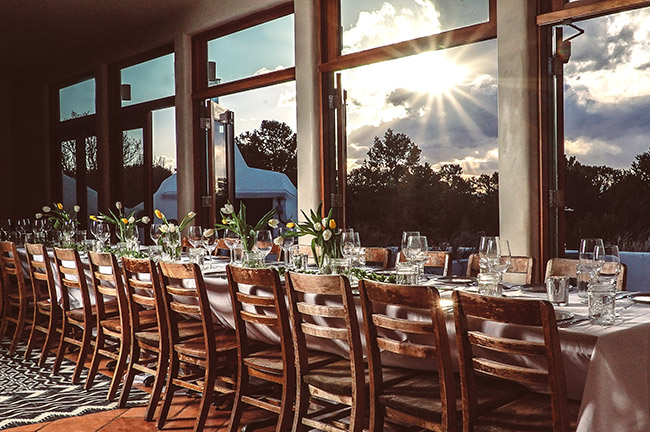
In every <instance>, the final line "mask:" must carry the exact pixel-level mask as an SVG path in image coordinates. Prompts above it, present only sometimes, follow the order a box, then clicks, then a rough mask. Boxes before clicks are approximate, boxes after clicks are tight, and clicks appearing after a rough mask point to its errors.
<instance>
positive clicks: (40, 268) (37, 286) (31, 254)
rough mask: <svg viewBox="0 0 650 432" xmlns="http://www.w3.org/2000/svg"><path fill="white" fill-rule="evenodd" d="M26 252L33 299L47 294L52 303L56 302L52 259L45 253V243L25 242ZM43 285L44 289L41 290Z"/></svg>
mask: <svg viewBox="0 0 650 432" xmlns="http://www.w3.org/2000/svg"><path fill="white" fill-rule="evenodd" d="M25 252H26V253H27V264H28V265H29V276H30V278H31V279H32V292H33V294H34V298H35V299H37V300H38V299H41V298H43V294H44V293H45V294H46V295H47V298H49V299H50V302H51V303H52V304H53V305H54V304H56V302H57V293H56V284H55V283H54V272H53V271H52V260H51V259H50V256H49V255H48V253H47V249H46V248H45V245H42V244H29V243H26V244H25ZM43 287H45V290H43Z"/></svg>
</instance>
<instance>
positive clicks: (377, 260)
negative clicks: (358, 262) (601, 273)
mask: <svg viewBox="0 0 650 432" xmlns="http://www.w3.org/2000/svg"><path fill="white" fill-rule="evenodd" d="M389 256H390V250H388V249H386V248H366V264H368V265H377V266H381V268H382V269H386V268H388V257H389Z"/></svg>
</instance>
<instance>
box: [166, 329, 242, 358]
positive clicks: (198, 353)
mask: <svg viewBox="0 0 650 432" xmlns="http://www.w3.org/2000/svg"><path fill="white" fill-rule="evenodd" d="M214 339H215V342H216V351H217V352H219V353H221V352H225V351H230V350H236V349H237V337H236V335H235V331H234V330H231V329H221V330H218V331H215V335H214ZM205 344H206V342H205V337H204V336H199V337H195V338H192V339H188V340H186V341H185V342H181V343H179V344H176V345H174V350H175V351H176V352H178V353H179V354H183V355H186V356H189V357H197V358H201V359H205V358H207V355H206V348H205Z"/></svg>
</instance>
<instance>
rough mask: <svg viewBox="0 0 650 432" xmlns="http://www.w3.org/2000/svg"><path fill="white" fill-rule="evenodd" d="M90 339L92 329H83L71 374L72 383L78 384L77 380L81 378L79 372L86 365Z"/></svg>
mask: <svg viewBox="0 0 650 432" xmlns="http://www.w3.org/2000/svg"><path fill="white" fill-rule="evenodd" d="M91 338H92V329H91V328H84V330H83V336H82V337H81V347H80V348H79V356H78V357H77V365H76V366H75V368H74V373H73V374H72V383H73V384H78V383H79V378H81V372H82V371H83V369H84V366H85V363H86V356H87V355H88V352H89V351H90V348H91V345H90V339H91Z"/></svg>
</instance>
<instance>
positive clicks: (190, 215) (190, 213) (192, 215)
mask: <svg viewBox="0 0 650 432" xmlns="http://www.w3.org/2000/svg"><path fill="white" fill-rule="evenodd" d="M194 216H196V213H194V212H193V211H191V212H189V213H188V214H187V217H188V218H193V217H194Z"/></svg>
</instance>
